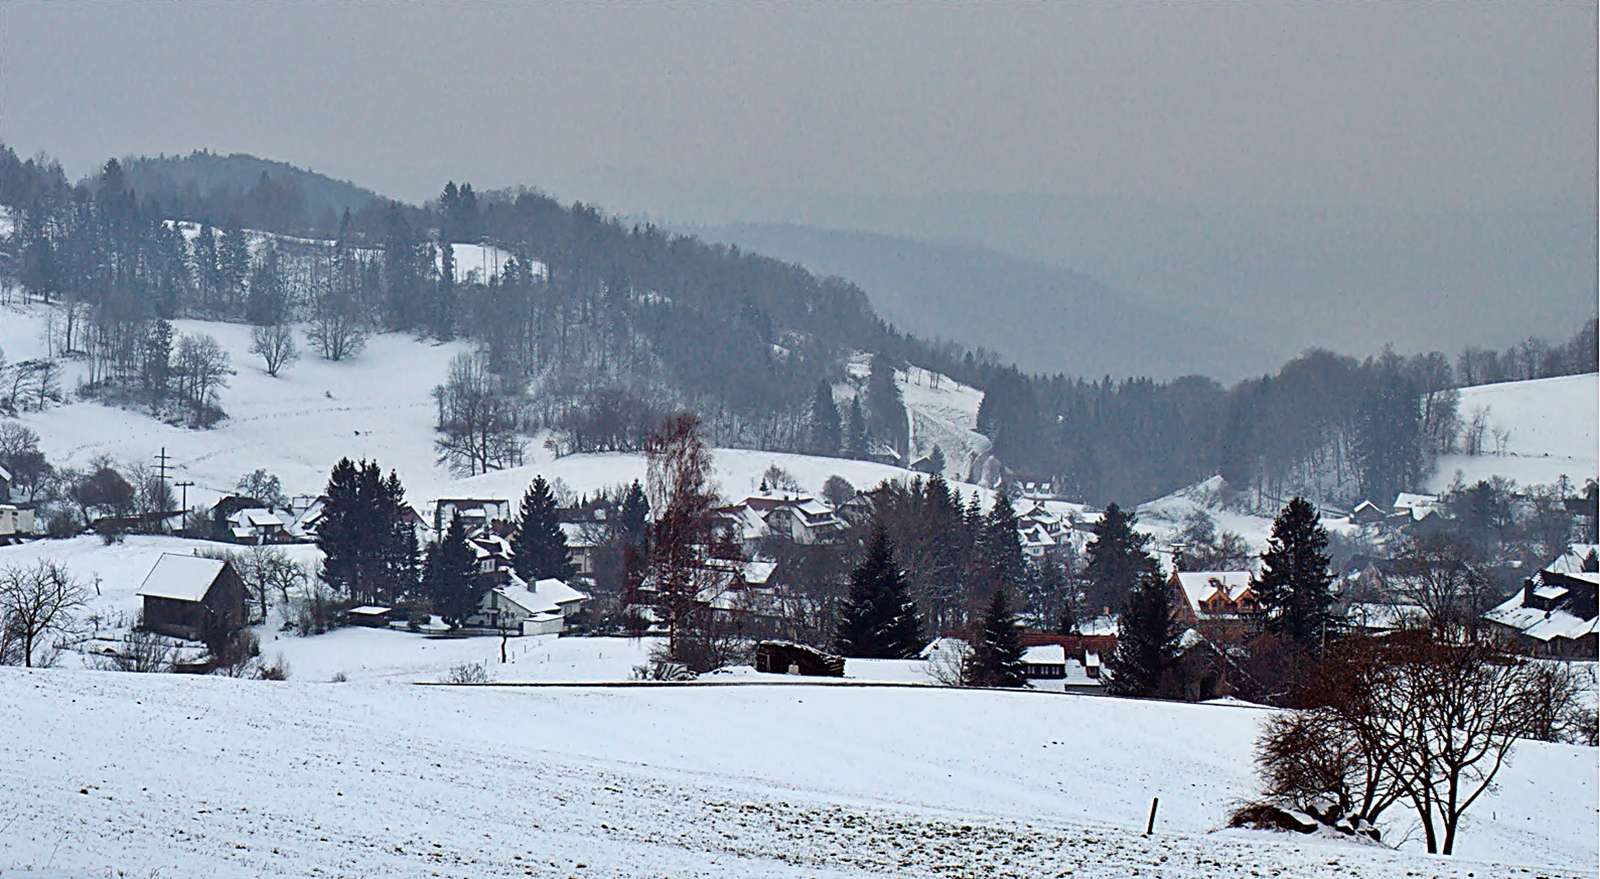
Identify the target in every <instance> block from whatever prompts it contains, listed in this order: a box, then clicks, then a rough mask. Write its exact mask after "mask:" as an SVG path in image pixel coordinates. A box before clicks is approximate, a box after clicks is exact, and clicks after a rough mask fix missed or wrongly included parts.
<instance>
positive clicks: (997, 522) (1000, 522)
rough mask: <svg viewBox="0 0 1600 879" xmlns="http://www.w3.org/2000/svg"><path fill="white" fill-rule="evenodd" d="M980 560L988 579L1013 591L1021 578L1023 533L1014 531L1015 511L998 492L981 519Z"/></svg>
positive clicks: (1007, 499) (1019, 585)
mask: <svg viewBox="0 0 1600 879" xmlns="http://www.w3.org/2000/svg"><path fill="white" fill-rule="evenodd" d="M982 535H983V537H982V540H983V552H982V556H983V564H984V567H985V568H986V569H987V570H986V573H987V579H988V580H989V582H991V583H995V584H998V585H1000V586H1002V587H1004V588H1005V589H1006V590H1007V591H1012V592H1014V591H1016V590H1017V589H1019V588H1020V587H1021V586H1022V582H1023V574H1024V569H1023V560H1022V536H1021V535H1019V534H1018V533H1017V511H1016V508H1015V507H1013V506H1012V505H1011V498H1009V497H1007V496H1006V494H1005V492H1001V493H1000V494H999V495H998V496H997V497H996V498H995V499H994V506H992V507H990V508H989V515H988V516H986V517H984V519H983V531H982Z"/></svg>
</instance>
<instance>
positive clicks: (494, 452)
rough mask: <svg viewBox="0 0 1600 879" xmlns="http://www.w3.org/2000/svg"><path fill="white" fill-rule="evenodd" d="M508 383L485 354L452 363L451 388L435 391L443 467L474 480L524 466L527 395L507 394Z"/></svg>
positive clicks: (448, 381)
mask: <svg viewBox="0 0 1600 879" xmlns="http://www.w3.org/2000/svg"><path fill="white" fill-rule="evenodd" d="M502 384H503V383H502V382H501V380H500V378H499V377H498V376H496V375H495V374H494V372H493V371H491V370H490V369H489V363H488V360H487V359H486V358H484V357H483V356H482V355H481V354H458V355H456V357H455V359H454V360H451V361H450V372H449V374H448V376H447V377H446V379H445V383H444V384H442V385H439V386H438V387H436V388H434V389H433V398H434V401H435V402H436V403H437V404H438V410H439V413H438V415H439V417H438V424H437V428H436V429H437V430H438V431H439V434H440V436H439V439H437V440H436V441H435V442H434V448H435V449H436V450H438V452H439V463H441V464H449V465H450V467H451V468H452V469H454V470H458V471H464V472H465V473H466V474H467V475H469V476H471V475H474V474H477V473H487V472H489V471H490V470H502V469H505V468H507V467H516V466H519V465H520V464H521V463H522V449H523V442H522V438H521V436H520V435H519V434H518V432H517V431H518V427H519V424H520V421H521V411H522V400H521V396H520V395H519V394H516V393H507V392H506V391H505V389H504V388H503V387H502Z"/></svg>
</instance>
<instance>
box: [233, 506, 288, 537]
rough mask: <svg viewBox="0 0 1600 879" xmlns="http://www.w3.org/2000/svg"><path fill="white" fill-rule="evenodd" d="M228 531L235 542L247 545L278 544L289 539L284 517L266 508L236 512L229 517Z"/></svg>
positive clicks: (252, 508) (253, 508)
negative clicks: (238, 541)
mask: <svg viewBox="0 0 1600 879" xmlns="http://www.w3.org/2000/svg"><path fill="white" fill-rule="evenodd" d="M228 530H229V531H230V532H231V533H232V534H233V539H234V540H241V541H244V542H246V543H257V544H259V543H276V542H278V541H280V540H283V539H285V538H287V537H288V530H287V523H286V522H284V517H283V516H280V515H279V514H278V513H277V512H275V511H273V510H269V509H267V508H265V507H251V508H247V509H243V510H236V511H234V513H233V515H231V516H229V517H228Z"/></svg>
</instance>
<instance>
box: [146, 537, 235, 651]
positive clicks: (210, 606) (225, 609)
mask: <svg viewBox="0 0 1600 879" xmlns="http://www.w3.org/2000/svg"><path fill="white" fill-rule="evenodd" d="M136 594H137V595H139V596H140V597H142V598H143V599H144V627H145V628H146V629H148V630H150V631H152V632H155V633H157V634H160V635H168V636H171V637H173V638H184V639H187V640H191V641H206V640H209V639H212V638H216V637H220V636H226V635H230V634H232V633H234V632H236V631H238V630H239V629H241V628H243V627H244V625H245V621H246V619H247V617H246V613H245V598H246V594H245V586H244V581H243V580H241V579H239V574H238V573H237V572H236V571H234V569H233V566H232V565H230V564H228V563H227V562H226V561H223V560H221V559H207V558H200V557H199V556H191V555H174V554H171V553H167V554H164V555H162V556H161V558H159V559H157V560H156V565H155V567H153V568H151V569H150V573H149V574H147V575H145V578H144V583H143V585H141V586H140V587H139V591H138V592H137V593H136Z"/></svg>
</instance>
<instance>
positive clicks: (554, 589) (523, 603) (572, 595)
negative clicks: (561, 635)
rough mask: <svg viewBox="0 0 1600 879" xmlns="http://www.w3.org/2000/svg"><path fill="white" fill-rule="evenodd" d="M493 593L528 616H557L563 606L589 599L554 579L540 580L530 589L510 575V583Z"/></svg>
mask: <svg viewBox="0 0 1600 879" xmlns="http://www.w3.org/2000/svg"><path fill="white" fill-rule="evenodd" d="M494 591H495V592H496V593H497V594H498V595H500V596H501V597H503V598H505V600H507V601H509V602H511V603H512V604H515V605H516V606H517V607H520V608H522V609H523V610H525V611H527V612H528V613H530V614H546V613H550V614H558V613H561V609H562V608H563V607H564V606H566V605H569V604H572V603H573V602H578V601H583V600H585V599H587V598H588V597H589V596H587V595H585V594H584V593H582V592H579V591H578V590H576V589H574V588H572V587H571V586H568V585H567V584H566V583H563V582H561V581H560V580H557V579H555V578H554V577H548V578H546V579H543V580H540V581H538V582H537V583H534V584H533V588H531V589H530V588H529V587H528V584H527V583H526V582H525V581H523V580H522V578H520V577H518V576H517V575H515V574H512V575H511V582H510V583H508V584H506V585H505V586H499V587H496V588H495V590H494Z"/></svg>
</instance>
